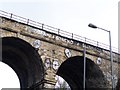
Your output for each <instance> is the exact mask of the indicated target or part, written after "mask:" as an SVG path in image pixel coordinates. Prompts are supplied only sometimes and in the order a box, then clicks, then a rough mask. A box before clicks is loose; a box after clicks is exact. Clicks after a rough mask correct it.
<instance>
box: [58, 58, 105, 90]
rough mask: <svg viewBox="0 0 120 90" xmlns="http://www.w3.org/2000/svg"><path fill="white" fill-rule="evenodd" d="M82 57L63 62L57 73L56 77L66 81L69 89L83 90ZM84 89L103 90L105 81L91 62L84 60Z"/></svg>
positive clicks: (97, 67) (98, 69)
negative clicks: (99, 89)
mask: <svg viewBox="0 0 120 90" xmlns="http://www.w3.org/2000/svg"><path fill="white" fill-rule="evenodd" d="M83 63H84V57H83V56H74V57H71V58H68V59H67V60H66V61H64V62H63V63H62V64H61V66H60V67H59V69H58V71H57V75H59V76H61V77H62V78H64V79H65V81H67V83H68V84H69V85H70V87H71V89H73V90H74V89H75V90H81V89H83V65H84V64H83ZM86 71H87V72H86V88H87V89H89V88H96V89H97V88H105V87H106V84H107V81H106V79H105V77H104V75H103V73H102V71H101V70H100V68H99V66H97V65H96V64H95V63H94V62H93V61H92V60H90V59H88V58H86Z"/></svg>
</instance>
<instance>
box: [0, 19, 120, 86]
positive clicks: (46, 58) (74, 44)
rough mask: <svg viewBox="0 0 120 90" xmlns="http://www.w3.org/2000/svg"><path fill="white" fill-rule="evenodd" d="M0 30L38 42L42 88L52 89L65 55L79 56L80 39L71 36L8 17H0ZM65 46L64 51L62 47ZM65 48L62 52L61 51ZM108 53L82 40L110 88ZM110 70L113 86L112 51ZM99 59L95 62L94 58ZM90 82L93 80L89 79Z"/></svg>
mask: <svg viewBox="0 0 120 90" xmlns="http://www.w3.org/2000/svg"><path fill="white" fill-rule="evenodd" d="M0 32H1V37H2V38H3V37H15V38H20V39H22V40H24V41H26V42H27V43H29V44H30V45H31V46H33V47H34V48H35V45H34V44H36V43H35V41H36V40H38V41H40V43H39V44H38V45H39V48H36V50H37V52H38V53H39V55H40V57H41V59H42V62H43V64H44V69H45V76H44V79H45V82H44V87H46V88H54V85H55V83H56V80H55V76H56V73H57V70H58V68H59V67H60V65H61V64H62V63H63V62H64V61H66V60H67V59H68V58H69V56H70V57H74V56H83V51H84V47H83V44H84V43H83V42H81V41H77V40H74V39H70V38H66V37H64V36H61V35H57V34H55V33H51V32H48V31H46V30H43V29H41V28H37V27H34V26H31V25H27V24H24V23H20V22H17V21H14V20H11V19H8V18H4V17H0ZM66 49H67V50H66ZM65 50H66V51H65ZM109 53H110V52H109V51H108V50H106V49H103V48H100V47H96V46H93V45H90V44H87V43H86V57H87V58H89V59H90V60H92V61H93V62H94V63H95V65H97V66H98V67H99V68H100V70H101V71H102V73H103V74H104V77H105V78H106V80H107V82H108V86H109V87H107V88H111V84H112V83H111V65H110V54H109ZM112 55H113V61H114V62H113V70H114V80H115V86H116V84H117V81H118V65H119V63H120V61H119V60H118V56H119V54H118V53H115V52H113V54H112ZM98 58H99V59H101V60H100V64H98V63H97V62H98V61H97V60H98ZM71 73H72V72H71ZM93 81H94V80H93Z"/></svg>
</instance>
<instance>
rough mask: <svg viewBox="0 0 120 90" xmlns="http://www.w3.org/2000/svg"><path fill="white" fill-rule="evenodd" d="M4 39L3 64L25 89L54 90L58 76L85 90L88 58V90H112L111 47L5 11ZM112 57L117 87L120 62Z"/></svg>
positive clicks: (0, 29) (1, 20)
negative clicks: (12, 71) (98, 89)
mask: <svg viewBox="0 0 120 90" xmlns="http://www.w3.org/2000/svg"><path fill="white" fill-rule="evenodd" d="M0 37H1V39H2V40H1V41H2V44H1V45H2V48H1V49H2V56H1V57H2V62H4V63H6V64H8V65H9V66H10V67H12V68H13V69H14V71H15V72H16V74H17V75H18V77H19V80H20V86H21V88H22V89H24V88H34V89H35V88H54V87H55V85H56V83H57V80H58V79H56V77H57V76H60V77H62V78H63V79H64V80H65V81H66V82H67V83H68V85H69V86H70V88H71V89H74V88H76V89H78V90H80V89H82V88H83V76H84V75H83V74H84V56H85V57H86V69H85V71H86V78H85V79H86V80H85V83H86V88H106V89H107V88H111V85H112V82H111V61H110V52H109V46H107V47H105V46H106V45H104V44H101V43H99V42H97V41H93V40H90V39H87V38H83V37H80V36H78V35H75V34H72V33H69V32H66V31H63V30H60V29H57V28H54V27H51V26H48V25H45V24H41V23H39V22H35V21H32V20H29V19H26V18H23V17H20V16H16V15H14V14H10V13H7V12H4V11H1V13H0ZM84 51H86V52H84ZM112 56H113V73H114V76H113V78H114V85H115V87H116V86H117V82H118V70H119V67H118V66H119V64H120V61H119V59H118V58H119V54H118V53H117V52H115V51H113V52H112ZM35 90H36V89H35Z"/></svg>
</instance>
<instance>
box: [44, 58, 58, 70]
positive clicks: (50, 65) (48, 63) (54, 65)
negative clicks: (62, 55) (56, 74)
mask: <svg viewBox="0 0 120 90" xmlns="http://www.w3.org/2000/svg"><path fill="white" fill-rule="evenodd" d="M44 65H45V69H46V70H47V69H49V68H50V69H53V70H55V71H57V70H58V68H59V66H60V65H59V62H58V59H54V60H53V61H51V60H50V58H46V59H45V62H44Z"/></svg>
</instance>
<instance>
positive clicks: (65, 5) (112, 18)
mask: <svg viewBox="0 0 120 90" xmlns="http://www.w3.org/2000/svg"><path fill="white" fill-rule="evenodd" d="M118 1H119V0H0V10H3V11H6V12H9V13H13V14H16V15H19V16H23V17H26V18H29V19H32V20H35V21H38V22H41V23H44V24H47V25H51V26H53V27H56V28H60V29H62V30H65V31H69V32H71V33H75V34H78V35H80V36H83V37H87V38H90V39H93V40H97V41H99V42H103V43H105V44H108V45H109V37H108V33H107V32H105V31H101V30H95V29H92V28H89V27H88V24H89V23H93V24H95V25H97V26H99V27H101V28H104V29H107V30H110V31H111V35H112V46H114V47H118ZM0 70H1V69H0ZM4 71H5V70H4ZM0 72H3V71H0ZM8 74H9V75H10V73H8ZM8 74H4V75H8ZM13 74H14V73H13ZM4 75H3V76H4ZM12 76H13V75H12ZM0 77H2V76H0ZM2 78H3V77H2ZM5 78H6V77H4V79H3V80H5ZM14 79H15V78H14ZM10 83H11V84H12V82H9V84H10ZM5 85H6V84H5ZM13 85H14V84H13ZM3 86H4V85H3ZM18 86H19V85H18Z"/></svg>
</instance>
